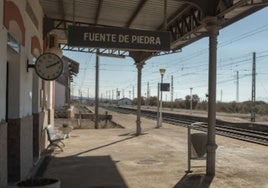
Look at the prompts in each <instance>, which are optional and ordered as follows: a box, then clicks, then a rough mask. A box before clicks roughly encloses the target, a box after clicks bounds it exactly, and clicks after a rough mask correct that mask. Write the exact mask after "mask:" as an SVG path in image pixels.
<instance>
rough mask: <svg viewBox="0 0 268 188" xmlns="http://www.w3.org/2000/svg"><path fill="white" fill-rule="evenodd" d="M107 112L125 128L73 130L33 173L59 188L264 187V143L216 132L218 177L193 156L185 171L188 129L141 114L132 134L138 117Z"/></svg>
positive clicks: (267, 160)
mask: <svg viewBox="0 0 268 188" xmlns="http://www.w3.org/2000/svg"><path fill="white" fill-rule="evenodd" d="M109 114H112V115H113V120H114V121H115V122H117V123H119V124H120V125H122V126H124V127H125V128H110V129H98V130H95V129H75V130H73V131H72V132H71V134H70V137H69V138H68V139H66V140H65V145H66V146H65V147H64V151H63V152H61V151H60V150H57V149H56V150H54V152H53V153H52V155H51V156H49V157H47V158H45V160H44V161H43V163H42V166H41V168H40V170H39V172H38V173H37V175H38V176H42V177H52V178H58V179H60V180H61V187H62V188H74V187H75V188H80V187H81V188H93V187H94V188H124V187H130V188H143V187H146V188H172V187H175V188H188V187H189V188H208V187H212V188H214V187H215V188H218V187H226V188H233V187H234V188H239V187H241V188H260V187H261V188H268V179H267V174H268V168H267V166H268V147H265V146H261V145H256V144H252V143H247V142H243V141H239V140H234V139H231V138H226V137H222V136H216V141H217V145H218V149H217V150H216V152H217V155H216V175H215V176H214V177H209V176H206V167H205V166H206V161H205V160H198V161H193V160H192V166H193V167H192V170H193V172H192V173H188V174H187V173H185V170H186V169H187V129H186V128H183V127H177V126H174V125H169V124H166V123H163V127H162V128H159V129H156V128H155V126H156V122H155V121H153V120H150V119H145V118H142V119H141V121H142V132H143V134H142V135H141V136H138V137H136V136H135V135H134V134H135V130H136V123H135V122H136V116H134V115H131V114H116V113H114V112H109ZM56 123H57V121H56Z"/></svg>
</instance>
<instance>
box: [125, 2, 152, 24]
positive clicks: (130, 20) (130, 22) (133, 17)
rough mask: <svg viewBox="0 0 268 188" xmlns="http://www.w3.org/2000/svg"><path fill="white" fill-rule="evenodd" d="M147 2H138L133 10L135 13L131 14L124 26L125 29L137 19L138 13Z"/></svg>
mask: <svg viewBox="0 0 268 188" xmlns="http://www.w3.org/2000/svg"><path fill="white" fill-rule="evenodd" d="M147 1H148V0H140V3H139V4H138V6H137V8H136V9H135V11H134V12H133V14H132V15H131V17H130V19H129V20H128V22H127V24H126V26H125V27H126V28H129V27H130V26H131V25H132V23H133V22H134V20H135V19H136V18H137V16H138V14H139V12H140V11H141V9H142V8H143V7H144V5H145V4H146V2H147Z"/></svg>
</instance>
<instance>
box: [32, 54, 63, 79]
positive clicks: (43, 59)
mask: <svg viewBox="0 0 268 188" xmlns="http://www.w3.org/2000/svg"><path fill="white" fill-rule="evenodd" d="M62 71H63V61H62V59H61V58H60V57H59V56H57V55H56V54H53V53H44V54H42V55H41V56H39V57H38V58H37V60H36V62H35V72H36V74H37V75H38V76H39V77H41V78H42V79H44V80H55V79H57V78H58V77H59V76H60V75H61V73H62Z"/></svg>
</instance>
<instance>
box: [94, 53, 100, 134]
mask: <svg viewBox="0 0 268 188" xmlns="http://www.w3.org/2000/svg"><path fill="white" fill-rule="evenodd" d="M98 53H99V50H97V54H96V80H95V81H96V83H95V129H98V128H99V56H98Z"/></svg>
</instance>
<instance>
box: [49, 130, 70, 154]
mask: <svg viewBox="0 0 268 188" xmlns="http://www.w3.org/2000/svg"><path fill="white" fill-rule="evenodd" d="M45 130H46V132H47V137H48V141H49V145H48V146H47V149H48V148H49V147H51V146H56V147H58V148H60V150H61V151H63V149H62V147H61V146H60V145H59V144H58V143H61V144H62V145H63V146H65V144H64V143H63V142H62V140H64V139H65V138H66V135H64V134H60V133H56V132H55V130H54V129H53V127H52V125H48V126H47V127H46V128H45Z"/></svg>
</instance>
